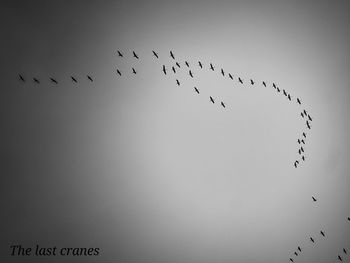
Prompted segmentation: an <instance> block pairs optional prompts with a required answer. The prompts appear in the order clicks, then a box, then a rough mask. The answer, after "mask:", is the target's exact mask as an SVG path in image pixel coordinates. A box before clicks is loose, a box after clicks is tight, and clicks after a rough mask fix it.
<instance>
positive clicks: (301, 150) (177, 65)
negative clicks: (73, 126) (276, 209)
mask: <svg viewBox="0 0 350 263" xmlns="http://www.w3.org/2000/svg"><path fill="white" fill-rule="evenodd" d="M117 55H118V57H120V58H123V57H124V53H123V52H121V51H120V50H117ZM152 55H153V57H154V58H155V59H157V60H159V59H160V56H159V54H158V53H157V52H156V51H154V50H152ZM169 56H170V58H171V60H172V62H173V63H171V64H170V65H165V64H163V65H162V66H161V72H162V73H163V74H164V75H168V74H173V75H174V76H176V73H177V72H178V71H179V70H180V69H181V65H183V64H184V65H183V68H185V69H186V70H188V76H189V77H190V78H194V75H195V74H194V72H195V69H194V68H191V67H190V63H189V62H188V61H186V60H185V61H184V62H180V61H179V60H177V59H176V58H175V55H174V52H173V51H170V52H169ZM132 58H134V59H136V60H139V59H140V57H139V55H138V54H137V53H136V52H135V51H132ZM195 65H197V66H196V67H197V69H199V70H204V69H205V68H204V64H203V63H202V61H198V63H197V64H195ZM208 69H209V70H210V71H212V72H214V71H215V66H214V65H213V63H209V66H208ZM171 72H172V73H171ZM130 73H131V74H137V71H136V69H135V68H134V67H131V70H130ZM219 73H220V74H221V75H222V77H225V75H227V76H228V78H229V79H230V80H232V81H237V83H238V84H239V85H244V83H248V85H250V86H254V85H258V82H257V81H255V80H253V79H248V80H247V81H246V80H245V79H243V78H242V77H240V76H235V75H234V74H231V73H226V72H225V70H224V69H223V68H221V69H220V71H219ZM116 74H117V75H118V76H120V77H121V76H122V75H123V74H124V72H123V71H122V70H121V69H119V68H117V69H116ZM18 76H19V80H20V81H22V82H26V79H25V78H24V76H23V74H19V75H18ZM86 77H87V79H88V80H89V81H91V82H93V79H92V77H91V76H90V75H87V76H86ZM32 79H33V81H34V82H35V83H37V84H40V80H39V79H38V78H36V77H33V78H32ZM70 79H71V81H72V82H74V83H77V82H78V79H77V78H76V77H75V76H70ZM49 80H50V81H51V82H52V83H54V84H58V81H57V80H56V79H55V78H53V77H50V78H49ZM175 83H176V85H177V86H180V85H181V83H180V80H179V78H176V77H175ZM260 85H262V86H263V87H268V85H267V82H266V81H261V82H260ZM271 88H273V89H274V90H275V91H276V92H277V93H280V94H282V95H283V96H284V97H285V98H286V99H287V100H288V101H290V102H293V101H294V102H295V103H296V104H297V105H298V106H301V105H302V102H301V99H300V98H298V97H295V100H294V99H292V98H294V96H292V95H291V94H290V93H289V92H287V91H286V90H285V89H281V88H280V87H278V86H277V85H276V84H275V83H274V82H272V84H271ZM193 89H194V92H195V93H197V94H200V89H199V88H198V87H196V86H194V87H193ZM208 99H209V102H210V103H212V104H215V103H216V102H217V101H216V99H215V98H214V97H213V96H209V98H208ZM219 101H220V100H219ZM220 106H221V107H222V108H226V107H227V105H226V103H225V102H224V101H220ZM300 116H301V118H302V119H303V120H304V122H305V129H306V130H311V122H312V121H313V118H312V117H311V115H310V114H309V112H308V111H307V110H306V109H302V110H301V112H300ZM306 130H304V131H302V132H301V134H300V136H299V138H298V139H297V143H298V154H299V156H298V158H297V159H296V160H295V161H294V163H293V166H294V167H295V168H297V167H298V166H299V164H300V163H301V162H304V161H305V160H306V157H305V145H306V138H307V133H306ZM312 201H313V202H317V199H316V198H315V197H314V196H312ZM347 220H348V221H349V222H350V217H348V218H347ZM319 235H321V236H322V237H323V238H324V237H326V234H325V232H324V230H320V232H319ZM315 240H316V238H315V237H313V236H310V237H309V242H311V243H315V242H316V241H315ZM301 252H302V247H301V246H300V245H298V246H297V248H296V250H295V251H294V252H293V256H292V257H290V258H289V260H290V261H291V262H294V260H295V259H296V258H295V257H298V256H299V255H300V254H301ZM347 254H348V252H347V249H346V248H342V252H341V253H340V254H338V255H337V259H338V260H339V261H343V258H344V255H347ZM294 256H295V257H294Z"/></svg>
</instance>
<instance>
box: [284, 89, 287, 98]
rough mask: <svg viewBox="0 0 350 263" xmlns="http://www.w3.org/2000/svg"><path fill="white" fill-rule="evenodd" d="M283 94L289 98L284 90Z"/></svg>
mask: <svg viewBox="0 0 350 263" xmlns="http://www.w3.org/2000/svg"><path fill="white" fill-rule="evenodd" d="M283 94H284V96H286V97H287V92H286V90H284V89H283Z"/></svg>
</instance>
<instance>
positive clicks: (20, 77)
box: [18, 74, 25, 82]
mask: <svg viewBox="0 0 350 263" xmlns="http://www.w3.org/2000/svg"><path fill="white" fill-rule="evenodd" d="M18 77H19V80H21V81H23V82H25V80H24V78H23V76H22V75H21V74H19V75H18Z"/></svg>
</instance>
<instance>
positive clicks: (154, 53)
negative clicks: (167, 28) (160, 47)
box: [152, 50, 159, 58]
mask: <svg viewBox="0 0 350 263" xmlns="http://www.w3.org/2000/svg"><path fill="white" fill-rule="evenodd" d="M152 53H153V55H154V56H155V57H156V58H159V57H158V54H157V53H156V52H155V51H154V50H152Z"/></svg>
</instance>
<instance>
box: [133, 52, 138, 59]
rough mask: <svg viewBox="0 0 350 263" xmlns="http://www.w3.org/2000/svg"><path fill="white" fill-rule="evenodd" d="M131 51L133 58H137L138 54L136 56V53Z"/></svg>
mask: <svg viewBox="0 0 350 263" xmlns="http://www.w3.org/2000/svg"><path fill="white" fill-rule="evenodd" d="M132 53H133V55H134V58H137V59H139V56H138V55H136V53H135V51H133V52H132Z"/></svg>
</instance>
